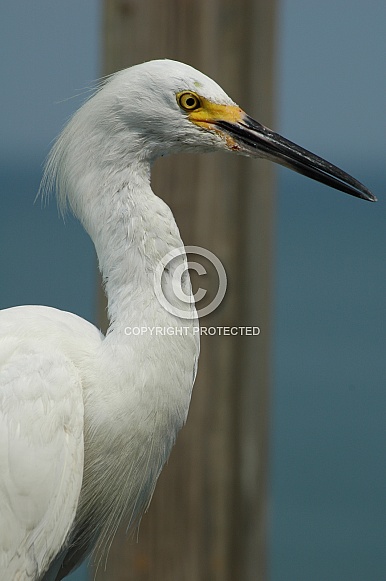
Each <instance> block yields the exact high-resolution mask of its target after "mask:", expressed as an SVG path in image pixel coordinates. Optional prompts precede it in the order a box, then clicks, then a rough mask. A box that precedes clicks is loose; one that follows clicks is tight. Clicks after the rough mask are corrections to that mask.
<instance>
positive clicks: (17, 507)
mask: <svg viewBox="0 0 386 581" xmlns="http://www.w3.org/2000/svg"><path fill="white" fill-rule="evenodd" d="M28 312H29V311H24V314H28ZM12 318H13V316H12ZM26 318H28V317H26ZM7 321H8V319H5V323H7ZM1 322H2V319H1V318H0V327H1ZM5 327H7V324H6V325H5ZM3 329H4V327H3ZM21 334H22V333H21V331H20V332H19V333H18V334H17V335H18V336H15V335H12V334H11V335H8V334H7V335H6V336H4V333H0V579H4V580H5V579H9V580H11V579H12V580H13V581H16V580H20V581H21V580H23V581H24V580H27V579H28V580H29V579H31V580H35V579H38V578H39V577H40V575H41V573H43V572H44V571H45V570H46V569H47V568H48V566H49V563H50V562H51V561H52V559H53V558H54V557H55V555H56V554H57V553H58V551H59V550H60V548H61V547H62V545H63V543H64V542H65V539H66V537H67V536H68V533H69V531H70V529H71V525H72V523H73V521H74V517H75V511H76V508H77V504H78V498H79V494H80V489H81V484H82V476H83V398H82V385H81V380H80V377H79V374H78V371H77V369H76V367H75V366H74V364H73V363H72V362H71V361H70V359H69V358H68V357H67V356H66V355H65V354H64V353H63V352H62V351H61V350H60V349H58V348H57V346H55V345H51V344H50V342H49V341H47V340H43V339H40V338H38V339H36V338H35V337H31V335H30V333H27V337H25V336H23V337H20V335H21Z"/></svg>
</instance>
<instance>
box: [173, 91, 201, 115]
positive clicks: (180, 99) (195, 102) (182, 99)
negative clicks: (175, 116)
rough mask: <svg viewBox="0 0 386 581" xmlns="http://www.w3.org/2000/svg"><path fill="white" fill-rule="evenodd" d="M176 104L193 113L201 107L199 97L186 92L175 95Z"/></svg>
mask: <svg viewBox="0 0 386 581" xmlns="http://www.w3.org/2000/svg"><path fill="white" fill-rule="evenodd" d="M177 103H178V104H179V106H180V107H181V108H182V109H184V110H185V111H194V109H198V108H199V107H201V102H200V99H199V97H198V96H197V95H196V94H195V93H190V92H188V91H186V92H184V93H179V95H177Z"/></svg>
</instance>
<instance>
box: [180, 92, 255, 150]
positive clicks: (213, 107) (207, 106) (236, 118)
mask: <svg viewBox="0 0 386 581" xmlns="http://www.w3.org/2000/svg"><path fill="white" fill-rule="evenodd" d="M200 103H201V107H199V108H198V109H195V110H194V111H192V112H191V113H189V114H188V118H189V120H190V121H191V122H192V123H194V124H195V125H198V126H199V127H203V128H204V129H207V130H211V131H215V132H216V133H217V134H218V135H219V136H220V137H221V138H222V139H223V140H224V141H225V143H226V144H227V146H228V147H229V149H232V150H234V151H237V150H239V149H240V146H239V145H238V144H237V142H236V141H235V140H234V139H233V138H232V137H231V136H230V135H227V134H225V133H224V132H223V131H222V130H221V129H220V128H219V127H216V122H217V121H228V123H239V122H240V121H241V119H242V118H243V117H244V115H245V113H244V111H243V110H242V109H240V107H238V106H237V105H218V104H217V103H212V102H211V101H209V100H208V99H205V98H204V97H200Z"/></svg>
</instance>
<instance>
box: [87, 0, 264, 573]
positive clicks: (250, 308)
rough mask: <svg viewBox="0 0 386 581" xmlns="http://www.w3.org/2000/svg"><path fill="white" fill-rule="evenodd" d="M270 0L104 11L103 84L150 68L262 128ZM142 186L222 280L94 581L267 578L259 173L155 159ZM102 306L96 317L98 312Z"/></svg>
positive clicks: (201, 161) (222, 163) (124, 5)
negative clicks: (201, 81) (152, 454)
mask: <svg viewBox="0 0 386 581" xmlns="http://www.w3.org/2000/svg"><path fill="white" fill-rule="evenodd" d="M274 16H275V2H274V1H272V0H271V2H265V1H264V0H240V1H239V2H234V1H232V0H195V2H187V1H186V0H163V1H160V0H105V14H104V26H105V30H104V32H105V51H104V73H105V74H107V73H111V72H113V71H116V70H119V69H122V68H125V67H127V66H130V65H132V64H135V63H137V62H142V61H146V60H150V59H153V58H164V57H165V58H173V59H176V60H181V61H184V62H187V63H189V64H191V65H193V66H194V67H196V68H198V69H200V70H202V71H203V72H204V73H206V74H208V75H209V76H211V77H213V78H214V79H215V80H216V81H217V82H218V83H219V84H220V85H222V86H223V88H224V89H225V90H226V91H227V92H228V93H229V94H230V95H231V96H232V98H233V99H234V100H235V101H236V102H238V103H239V104H240V106H241V107H243V108H244V109H245V110H247V111H248V112H249V113H250V114H251V115H253V116H254V117H256V118H257V119H259V120H261V121H262V122H263V123H264V124H267V125H269V124H271V125H272V101H273V97H272V96H273V80H272V79H273V48H274V40H273V39H274V28H275V27H274ZM152 184H153V188H154V190H155V192H156V193H157V194H158V195H160V197H162V198H163V199H164V200H165V201H166V202H167V203H168V204H169V205H170V207H171V208H172V210H173V213H174V215H175V218H176V221H177V223H178V225H179V227H180V230H181V234H182V238H183V240H184V242H185V244H189V245H190V244H194V245H198V246H202V247H204V248H207V249H209V250H211V251H212V252H214V253H215V254H216V255H217V256H218V257H219V258H220V260H221V261H222V263H223V265H224V266H225V268H226V271H227V275H228V291H227V295H226V297H225V299H224V301H223V303H222V304H221V306H220V307H219V308H218V309H217V311H215V312H214V313H213V314H212V315H210V316H208V317H206V318H204V319H202V320H201V325H203V326H206V327H209V326H213V327H216V326H221V327H223V326H237V327H239V326H249V327H251V326H259V327H260V328H261V334H260V335H259V336H258V337H256V336H255V337H253V336H240V335H239V336H237V337H230V336H221V335H219V334H216V335H214V336H207V337H206V336H203V337H202V344H201V356H200V362H199V373H198V377H197V381H196V385H195V388H194V391H193V400H192V405H191V410H190V413H189V417H188V422H187V425H186V427H185V428H184V429H183V430H182V432H181V434H180V436H179V439H178V441H177V444H176V446H175V449H174V450H173V452H172V455H171V458H170V461H169V463H168V465H167V466H166V467H165V468H164V471H163V473H162V475H161V477H160V479H159V482H158V485H157V488H156V492H155V494H154V497H153V500H152V503H151V506H150V509H149V512H148V514H146V515H145V516H144V518H143V520H142V524H141V527H140V531H139V538H138V541H137V540H136V539H133V538H127V537H126V536H125V534H124V531H123V530H122V531H120V532H119V533H118V534H117V536H116V539H115V541H114V543H113V545H112V548H111V550H110V555H109V559H108V562H107V568H106V570H104V568H103V567H102V566H100V567H99V568H98V571H97V574H96V579H97V580H98V581H107V580H109V581H207V580H208V579H210V581H235V580H236V579H237V580H240V581H256V580H258V581H262V580H264V579H266V541H267V538H266V535H267V533H266V524H267V523H266V489H267V465H268V462H267V434H268V387H269V375H270V374H269V357H268V355H269V350H270V329H269V323H270V296H271V292H270V281H271V268H270V265H271V261H272V250H271V249H272V239H271V238H272V233H271V231H272V213H273V192H272V190H273V184H272V167H271V166H270V165H269V164H268V162H258V161H255V160H246V159H244V158H239V157H238V156H235V155H226V154H212V155H202V156H176V157H172V158H166V159H164V160H161V161H159V162H157V164H156V167H155V168H154V173H153V179H152ZM102 307H103V308H101V320H102V318H103V316H104V315H103V313H104V306H103V305H102Z"/></svg>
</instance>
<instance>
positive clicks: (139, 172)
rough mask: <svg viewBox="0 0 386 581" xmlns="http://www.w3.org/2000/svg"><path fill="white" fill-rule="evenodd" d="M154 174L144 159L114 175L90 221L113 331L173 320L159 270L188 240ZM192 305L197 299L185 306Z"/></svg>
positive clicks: (87, 226)
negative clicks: (159, 288)
mask: <svg viewBox="0 0 386 581" xmlns="http://www.w3.org/2000/svg"><path fill="white" fill-rule="evenodd" d="M149 173H150V172H149V166H148V165H147V164H145V163H143V165H142V167H141V166H139V165H138V164H137V165H136V167H135V168H133V167H128V168H125V170H124V171H123V172H119V173H117V174H116V175H115V176H114V177H112V176H111V175H110V182H109V184H108V187H107V188H106V190H105V191H104V192H103V193H102V196H103V201H104V202H105V203H104V204H103V203H99V204H96V205H95V206H94V208H93V216H91V215H90V216H89V218H90V219H89V220H88V224H85V226H86V228H87V230H88V231H89V233H90V235H91V237H92V239H93V242H94V244H95V248H96V251H97V255H98V260H99V267H100V270H101V272H102V276H103V280H104V284H105V289H106V294H107V298H108V313H109V318H110V323H111V326H110V332H111V331H112V330H113V329H114V328H115V327H116V325H117V324H119V325H120V326H121V325H123V324H125V325H131V326H135V325H142V326H143V325H145V326H149V325H150V326H151V325H157V324H161V322H163V323H164V324H165V322H166V321H168V322H169V323H170V321H169V319H170V318H171V317H170V313H168V312H165V309H164V308H163V306H162V305H160V304H159V302H158V299H157V297H156V294H155V290H156V289H155V285H156V280H155V273H156V269H157V267H158V266H159V264H160V261H161V260H162V259H163V258H164V256H165V255H167V253H169V252H170V251H172V250H174V249H178V248H182V247H183V243H182V240H181V237H180V233H179V230H178V228H177V225H176V223H175V220H174V218H173V215H172V213H171V211H170V209H169V207H168V206H167V205H166V204H165V203H164V202H163V201H162V200H161V199H160V198H158V197H157V196H156V195H155V194H154V193H153V191H152V190H151V187H150V179H149ZM102 183H103V181H102ZM181 260H185V255H184V254H183V256H182V257H180V262H181ZM192 308H193V300H192V305H190V306H189V305H187V306H186V309H187V310H188V311H189V310H190V311H192Z"/></svg>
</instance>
